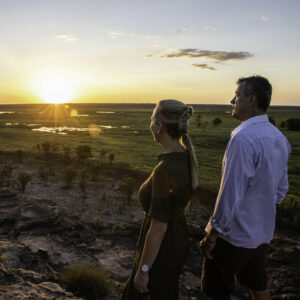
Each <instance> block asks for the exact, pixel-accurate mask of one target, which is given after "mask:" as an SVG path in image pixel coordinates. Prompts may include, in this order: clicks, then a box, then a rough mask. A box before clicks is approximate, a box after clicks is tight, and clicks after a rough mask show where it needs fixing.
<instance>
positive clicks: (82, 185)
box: [78, 169, 87, 194]
mask: <svg viewBox="0 0 300 300" xmlns="http://www.w3.org/2000/svg"><path fill="white" fill-rule="evenodd" d="M86 173H87V172H86V169H82V170H80V173H79V178H80V180H79V182H78V185H79V187H80V189H81V192H82V193H83V194H84V193H85V191H86V186H87V182H86Z"/></svg>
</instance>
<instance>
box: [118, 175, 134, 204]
mask: <svg viewBox="0 0 300 300" xmlns="http://www.w3.org/2000/svg"><path fill="white" fill-rule="evenodd" d="M134 186H135V180H134V179H133V178H131V177H126V178H125V179H124V180H123V182H122V183H121V185H120V190H121V191H122V192H124V193H126V200H127V204H128V205H130V203H131V197H132V194H133V192H134Z"/></svg>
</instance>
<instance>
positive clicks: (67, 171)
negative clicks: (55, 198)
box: [62, 166, 77, 189]
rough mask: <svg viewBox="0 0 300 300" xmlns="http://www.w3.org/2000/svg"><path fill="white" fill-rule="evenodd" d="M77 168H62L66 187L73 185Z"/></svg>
mask: <svg viewBox="0 0 300 300" xmlns="http://www.w3.org/2000/svg"><path fill="white" fill-rule="evenodd" d="M76 175H77V170H76V169H75V168H74V167H72V166H68V167H66V168H64V169H63V170H62V180H63V182H64V188H66V189H69V188H70V187H71V184H72V181H73V180H74V179H75V178H76Z"/></svg>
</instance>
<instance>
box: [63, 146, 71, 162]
mask: <svg viewBox="0 0 300 300" xmlns="http://www.w3.org/2000/svg"><path fill="white" fill-rule="evenodd" d="M63 162H64V163H65V164H66V165H69V164H70V163H71V162H72V158H71V148H70V147H68V146H66V147H63Z"/></svg>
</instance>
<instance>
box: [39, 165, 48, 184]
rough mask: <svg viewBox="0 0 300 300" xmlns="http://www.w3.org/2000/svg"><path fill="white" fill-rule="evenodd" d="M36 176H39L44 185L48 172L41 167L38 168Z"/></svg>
mask: <svg viewBox="0 0 300 300" xmlns="http://www.w3.org/2000/svg"><path fill="white" fill-rule="evenodd" d="M38 175H39V178H40V179H41V180H42V181H43V183H44V184H46V182H47V181H48V177H49V171H48V170H46V169H45V168H43V167H40V168H39V169H38Z"/></svg>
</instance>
